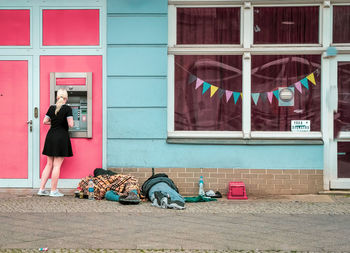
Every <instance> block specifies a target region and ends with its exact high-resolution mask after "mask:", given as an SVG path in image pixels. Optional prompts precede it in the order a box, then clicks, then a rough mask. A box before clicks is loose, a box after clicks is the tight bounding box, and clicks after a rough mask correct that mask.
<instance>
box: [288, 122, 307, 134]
mask: <svg viewBox="0 0 350 253" xmlns="http://www.w3.org/2000/svg"><path fill="white" fill-rule="evenodd" d="M291 131H292V132H310V120H291Z"/></svg>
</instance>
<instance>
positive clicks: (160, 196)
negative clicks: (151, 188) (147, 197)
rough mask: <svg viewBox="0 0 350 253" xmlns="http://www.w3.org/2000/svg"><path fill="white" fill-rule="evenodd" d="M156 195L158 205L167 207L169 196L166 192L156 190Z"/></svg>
mask: <svg viewBox="0 0 350 253" xmlns="http://www.w3.org/2000/svg"><path fill="white" fill-rule="evenodd" d="M154 197H155V198H156V200H157V203H158V206H160V207H162V208H166V204H167V196H166V195H165V194H163V193H162V192H161V191H155V192H154ZM164 206H165V207H164Z"/></svg>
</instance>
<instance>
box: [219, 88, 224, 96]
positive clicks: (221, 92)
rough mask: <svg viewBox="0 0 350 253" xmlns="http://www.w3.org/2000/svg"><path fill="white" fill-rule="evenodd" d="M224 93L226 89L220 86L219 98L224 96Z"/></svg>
mask: <svg viewBox="0 0 350 253" xmlns="http://www.w3.org/2000/svg"><path fill="white" fill-rule="evenodd" d="M224 93H225V90H224V89H221V88H219V90H218V96H219V98H222V96H223V95H224Z"/></svg>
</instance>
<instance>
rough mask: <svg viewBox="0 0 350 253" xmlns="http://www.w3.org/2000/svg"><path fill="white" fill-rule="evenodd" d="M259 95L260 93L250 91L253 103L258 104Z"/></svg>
mask: <svg viewBox="0 0 350 253" xmlns="http://www.w3.org/2000/svg"><path fill="white" fill-rule="evenodd" d="M259 96H260V93H252V98H253V101H254V103H255V105H257V104H258V100H259Z"/></svg>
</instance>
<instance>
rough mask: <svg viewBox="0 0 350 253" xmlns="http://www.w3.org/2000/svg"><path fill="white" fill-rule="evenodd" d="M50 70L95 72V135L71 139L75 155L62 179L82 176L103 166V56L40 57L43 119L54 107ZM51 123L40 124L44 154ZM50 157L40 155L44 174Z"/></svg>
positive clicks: (41, 117) (93, 102)
mask: <svg viewBox="0 0 350 253" xmlns="http://www.w3.org/2000/svg"><path fill="white" fill-rule="evenodd" d="M50 72H92V138H91V139H87V138H71V142H72V148H73V154H74V155H73V157H69V158H66V159H65V161H64V162H63V165H62V168H61V176H60V178H66V179H79V178H82V177H84V176H87V175H89V174H92V173H93V170H94V169H95V168H101V167H102V56H41V57H40V122H42V121H43V118H44V116H45V114H46V112H47V109H48V108H49V106H50ZM48 130H49V126H44V125H43V124H42V123H41V126H40V154H41V152H42V149H43V144H44V141H45V136H46V133H47V131H48ZM45 163H46V156H44V155H41V157H40V175H41V172H42V170H43V168H44V166H45Z"/></svg>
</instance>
